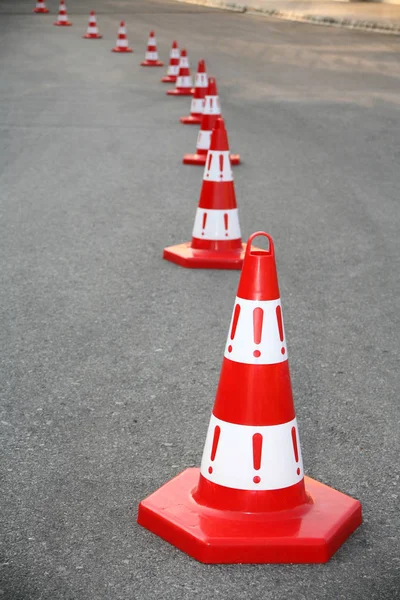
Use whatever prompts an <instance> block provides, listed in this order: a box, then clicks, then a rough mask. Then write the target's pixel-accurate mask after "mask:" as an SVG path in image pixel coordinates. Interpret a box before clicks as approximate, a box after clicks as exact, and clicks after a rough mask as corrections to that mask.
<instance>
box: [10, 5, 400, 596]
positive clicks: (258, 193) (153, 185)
mask: <svg viewBox="0 0 400 600" xmlns="http://www.w3.org/2000/svg"><path fill="white" fill-rule="evenodd" d="M33 5H34V2H33V1H32V2H31V1H27V0H21V1H13V2H12V1H11V0H6V1H4V0H3V1H0V149H1V152H0V211H1V212H0V217H1V221H0V256H1V263H2V264H1V267H2V268H1V282H0V284H1V285H0V309H1V323H0V331H1V336H0V337H1V373H0V380H1V410H0V436H1V444H2V455H1V463H2V465H1V495H0V498H1V499H0V504H1V506H0V555H1V556H0V598H2V599H3V598H4V599H7V600H39V599H43V600H44V599H46V600H56V599H68V600H103V599H110V600H118V599H123V600H125V599H132V598H134V599H142V598H143V599H149V600H150V599H167V600H169V599H192V598H201V599H213V600H215V598H224V599H225V598H226V599H229V600H236V599H237V600H239V599H242V598H246V599H247V598H248V599H257V600H259V599H261V598H262V599H268V600H269V599H271V600H272V599H273V600H275V599H276V600H278V599H279V600H281V599H285V600H286V599H296V600H297V599H307V600H310V599H314V598H315V599H319V598H324V599H328V600H340V599H346V600H347V599H356V600H358V599H360V600H361V599H380V600H381V599H383V600H393V599H395V598H399V597H400V592H399V584H400V574H399V566H400V562H399V561H400V558H399V543H398V531H399V425H398V423H399V408H398V397H399V388H398V364H399V363H398V334H399V303H398V294H399V260H398V258H399V243H398V238H399V233H398V232H399V207H398V204H399V187H400V186H399V183H400V175H399V158H400V151H399V133H400V128H399V117H400V112H399V106H400V61H399V51H400V39H399V38H395V37H389V36H388V37H386V36H380V35H369V34H367V33H361V32H349V31H345V30H340V29H328V28H324V27H315V26H308V25H300V24H291V23H288V22H279V21H274V20H270V19H265V18H257V17H252V16H246V15H239V14H233V13H226V12H219V11H217V10H208V9H202V8H199V7H196V6H193V5H185V4H181V3H173V2H170V1H165V2H163V1H162V0H157V1H147V2H146V1H144V0H138V1H137V2H134V1H132V2H128V1H125V2H122V1H120V2H117V1H116V2H111V1H107V0H99V1H97V2H96V3H90V2H89V1H88V0H82V1H80V2H78V1H77V0H75V1H74V0H70V2H69V3H68V9H69V15H70V18H71V20H73V22H74V26H73V27H71V28H68V29H62V30H60V29H59V28H56V27H53V26H52V22H53V21H54V18H55V16H56V13H57V8H58V2H55V1H54V0H49V2H48V6H49V7H50V8H51V10H52V14H51V15H48V16H41V17H39V16H34V15H32V14H31V12H30V11H31V9H32V7H33ZM93 7H95V8H96V9H97V14H98V23H99V27H100V29H101V32H102V33H103V35H104V39H103V40H101V41H86V40H82V39H81V37H80V36H81V35H82V34H83V33H84V32H85V31H86V27H87V20H88V13H89V10H90V9H91V8H93ZM120 18H125V19H126V22H127V26H128V37H129V41H130V43H131V45H132V46H133V47H134V49H135V53H134V54H132V55H128V56H118V55H115V54H112V53H111V52H110V48H111V47H112V46H113V45H114V43H115V39H116V33H117V27H118V22H119V20H120ZM153 27H154V28H155V30H156V34H157V38H158V43H159V52H160V54H161V57H162V58H163V59H164V60H165V61H167V60H168V53H169V48H170V44H171V41H172V39H174V38H175V37H176V38H177V39H178V41H179V43H180V46H181V47H184V45H186V46H187V48H188V52H189V57H190V59H191V63H192V65H193V66H195V65H196V64H197V60H198V59H199V58H201V57H204V58H205V59H206V61H207V66H208V71H209V73H210V74H213V75H215V76H216V78H217V81H218V84H219V91H220V97H221V103H222V108H223V113H224V116H225V118H226V122H227V127H228V131H229V136H230V144H231V149H232V150H233V151H234V152H240V153H241V155H242V159H243V164H242V165H241V166H240V167H236V168H235V171H234V174H235V181H236V193H237V200H238V204H239V210H240V218H241V227H242V232H243V237H244V238H246V237H247V236H248V235H249V234H250V233H252V232H253V231H255V230H257V229H265V230H267V231H268V232H270V233H271V234H272V235H273V237H274V240H275V245H276V253H277V261H278V270H279V278H280V287H281V296H282V301H283V306H284V317H285V326H286V333H287V338H288V344H289V356H290V363H291V372H292V380H293V387H294V395H295V402H296V410H297V417H298V420H299V427H300V433H301V440H302V450H303V458H304V464H305V468H306V472H307V473H308V474H309V475H310V476H312V477H314V478H316V479H318V480H320V481H323V482H325V483H327V484H329V485H332V486H334V487H336V488H337V489H340V490H341V491H343V492H345V493H348V494H351V495H353V496H355V497H357V498H359V499H360V500H361V501H362V503H363V510H364V524H363V526H362V527H361V528H360V529H359V530H358V531H357V532H356V533H355V534H354V535H353V536H352V537H351V539H349V540H348V542H347V543H346V544H345V545H344V546H343V547H342V548H341V549H340V551H339V552H338V553H337V554H336V555H335V556H334V558H333V559H332V560H331V561H330V562H329V563H328V564H326V565H317V566H307V565H302V566H294V565H293V566H292V565H259V566H252V565H246V566H240V565H232V566H206V565H201V564H200V563H197V562H195V561H194V560H192V559H190V558H189V557H187V556H186V555H184V554H182V553H181V552H179V551H178V550H176V549H175V548H173V547H172V546H169V545H168V544H166V543H165V542H163V541H162V540H160V539H158V538H157V537H155V536H153V535H152V534H150V533H149V532H147V531H146V530H144V529H141V528H140V527H139V526H138V525H136V521H135V520H136V511H137V505H138V503H139V501H140V500H141V499H142V498H144V497H145V496H147V495H148V494H149V493H151V492H152V491H154V490H155V489H157V488H158V487H159V486H160V485H162V484H163V483H164V482H165V481H167V480H168V479H170V478H171V477H173V476H174V475H175V474H177V473H179V472H180V471H182V470H183V469H184V468H186V467H188V466H192V465H199V462H200V458H201V454H202V450H203V444H204V440H205V433H206V430H207V426H208V420H209V415H210V411H211V409H212V405H213V401H214V395H215V390H216V386H217V382H218V377H219V369H220V364H221V360H222V355H223V349H224V344H225V338H226V335H227V331H228V326H229V320H230V316H231V310H232V306H233V301H234V296H235V293H236V288H237V283H238V277H239V274H238V272H224V271H222V272H218V271H191V270H185V269H181V268H179V267H177V266H175V265H173V264H171V263H167V262H165V261H163V260H162V259H161V254H162V249H163V247H164V246H166V245H170V244H173V243H179V242H182V241H186V240H188V239H190V235H191V230H192V225H193V220H194V214H195V210H196V206H197V201H198V197H199V192H200V186H201V179H202V169H199V168H196V167H188V166H183V165H182V164H181V158H182V156H183V153H184V152H189V151H192V150H194V148H195V141H196V136H197V128H192V127H184V126H183V125H180V124H179V123H178V118H179V117H180V116H182V115H183V114H187V112H188V107H189V103H190V100H189V99H187V98H186V99H185V98H183V99H182V98H170V97H167V96H166V95H165V90H166V88H167V87H168V86H163V85H162V84H160V83H158V80H159V78H160V77H161V75H162V74H163V73H164V70H163V69H157V70H151V69H147V70H145V69H142V68H141V67H140V66H139V62H140V60H142V57H143V54H144V51H145V45H146V41H147V36H148V31H149V29H150V28H153Z"/></svg>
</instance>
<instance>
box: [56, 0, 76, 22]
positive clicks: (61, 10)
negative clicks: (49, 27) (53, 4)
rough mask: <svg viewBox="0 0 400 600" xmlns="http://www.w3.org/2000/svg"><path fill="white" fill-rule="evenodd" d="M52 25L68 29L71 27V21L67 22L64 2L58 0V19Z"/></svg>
mask: <svg viewBox="0 0 400 600" xmlns="http://www.w3.org/2000/svg"><path fill="white" fill-rule="evenodd" d="M54 25H57V27H69V26H70V25H72V23H71V21H68V14H67V7H66V5H65V1H64V0H60V6H59V9H58V19H57V21H56V22H55V23H54Z"/></svg>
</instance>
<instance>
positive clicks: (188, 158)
mask: <svg viewBox="0 0 400 600" xmlns="http://www.w3.org/2000/svg"><path fill="white" fill-rule="evenodd" d="M220 116H221V106H220V103H219V97H218V92H217V82H216V81H215V78H214V77H210V79H209V80H208V88H207V94H206V97H205V99H204V109H203V115H202V118H201V126H200V131H199V135H198V137H197V147H196V154H185V155H184V157H183V164H184V165H205V164H206V158H207V152H208V149H209V147H210V140H211V133H212V130H213V128H214V125H215V123H216V121H217V119H218V118H219V117H220ZM230 159H231V164H232V165H238V164H239V163H240V156H239V155H238V154H231V155H230Z"/></svg>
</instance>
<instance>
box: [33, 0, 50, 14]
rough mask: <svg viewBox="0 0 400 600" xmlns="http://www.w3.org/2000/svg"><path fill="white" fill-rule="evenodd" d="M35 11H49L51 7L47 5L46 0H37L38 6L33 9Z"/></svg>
mask: <svg viewBox="0 0 400 600" xmlns="http://www.w3.org/2000/svg"><path fill="white" fill-rule="evenodd" d="M33 12H34V13H42V14H43V13H48V12H49V9H48V8H47V7H46V3H45V1H44V0H37V2H36V6H35V8H34V9H33Z"/></svg>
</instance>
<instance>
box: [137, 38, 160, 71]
mask: <svg viewBox="0 0 400 600" xmlns="http://www.w3.org/2000/svg"><path fill="white" fill-rule="evenodd" d="M140 64H141V66H142V67H162V66H163V65H164V63H163V62H161V61H160V60H158V52H157V40H156V38H155V35H154V31H150V35H149V41H148V42H147V52H146V56H145V59H144V61H143V62H141V63H140Z"/></svg>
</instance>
